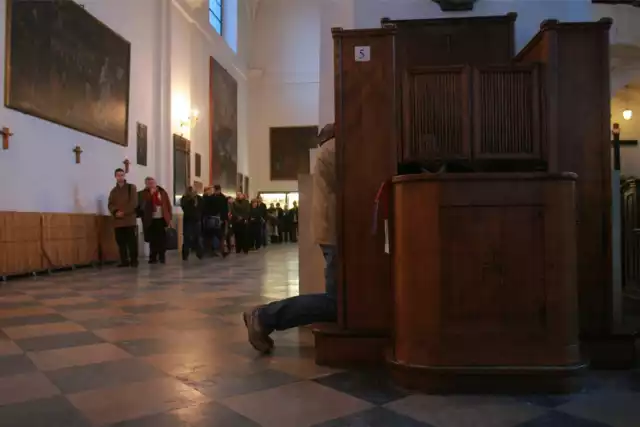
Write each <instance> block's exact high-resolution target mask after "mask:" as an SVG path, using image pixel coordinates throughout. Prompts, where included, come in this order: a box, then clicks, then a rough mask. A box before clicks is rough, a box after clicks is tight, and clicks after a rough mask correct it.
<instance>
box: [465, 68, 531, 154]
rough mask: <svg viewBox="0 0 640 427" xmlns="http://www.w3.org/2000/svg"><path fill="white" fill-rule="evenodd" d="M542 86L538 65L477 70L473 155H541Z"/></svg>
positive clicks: (474, 84) (475, 72)
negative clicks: (539, 79)
mask: <svg viewBox="0 0 640 427" xmlns="http://www.w3.org/2000/svg"><path fill="white" fill-rule="evenodd" d="M540 90H541V88H540V85H539V82H538V68H537V66H535V65H533V66H520V67H514V66H507V65H505V66H493V67H485V68H478V69H475V70H474V79H473V101H474V108H473V114H474V117H473V118H474V138H473V139H474V144H473V156H474V158H476V159H500V158H502V159H505V158H506V159H520V158H530V159H539V158H540V155H541V148H540V131H541V129H540Z"/></svg>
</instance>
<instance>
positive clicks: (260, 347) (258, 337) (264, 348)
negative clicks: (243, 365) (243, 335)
mask: <svg viewBox="0 0 640 427" xmlns="http://www.w3.org/2000/svg"><path fill="white" fill-rule="evenodd" d="M242 320H244V325H245V326H246V327H247V334H248V337H249V343H250V344H251V346H253V348H255V349H256V350H257V351H259V352H260V353H269V352H270V351H271V350H272V349H273V340H272V339H271V337H269V334H268V333H267V332H266V331H265V330H264V328H263V327H262V325H261V324H260V319H259V318H258V309H257V308H254V309H253V310H249V311H245V312H244V313H242Z"/></svg>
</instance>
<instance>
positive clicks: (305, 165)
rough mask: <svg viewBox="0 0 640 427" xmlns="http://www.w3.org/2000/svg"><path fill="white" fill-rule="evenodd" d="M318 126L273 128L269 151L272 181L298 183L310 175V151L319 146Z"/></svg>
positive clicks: (270, 135)
mask: <svg viewBox="0 0 640 427" xmlns="http://www.w3.org/2000/svg"><path fill="white" fill-rule="evenodd" d="M317 135H318V126H294V127H276V128H271V129H270V132H269V150H270V155H271V162H270V163H271V180H272V181H297V180H298V175H300V174H308V173H309V168H310V160H309V150H310V149H311V148H314V147H316V146H317V145H318V140H317V139H318V138H317Z"/></svg>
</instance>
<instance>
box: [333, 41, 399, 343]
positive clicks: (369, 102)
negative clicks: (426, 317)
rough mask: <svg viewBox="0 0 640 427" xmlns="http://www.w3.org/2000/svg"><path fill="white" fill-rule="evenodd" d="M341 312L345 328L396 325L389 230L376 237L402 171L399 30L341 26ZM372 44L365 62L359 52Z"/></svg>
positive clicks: (338, 145)
mask: <svg viewBox="0 0 640 427" xmlns="http://www.w3.org/2000/svg"><path fill="white" fill-rule="evenodd" d="M333 34H334V40H335V53H336V63H335V65H336V76H335V85H336V87H335V90H336V96H335V102H336V162H337V175H338V182H339V189H338V191H339V194H338V202H337V203H338V250H339V260H340V262H339V271H340V273H339V289H340V293H339V307H340V311H341V313H340V319H339V320H340V323H341V326H343V327H345V328H348V329H350V330H365V331H376V332H381V331H385V332H388V331H390V328H391V311H390V310H391V306H390V304H389V299H390V297H391V280H390V271H391V262H390V258H389V256H388V255H387V254H385V253H384V233H383V232H377V233H376V234H373V233H372V226H373V223H372V218H373V207H374V201H375V198H376V194H377V191H378V188H379V187H380V185H381V184H382V183H383V182H385V181H387V180H388V179H389V178H390V177H391V176H392V175H394V174H395V172H396V168H397V161H396V156H395V153H396V140H395V136H396V122H395V120H394V116H393V106H394V91H395V88H394V85H393V84H389V82H393V81H394V79H395V75H394V67H393V36H394V32H393V30H389V29H379V30H349V31H344V30H340V29H334V31H333ZM359 46H369V47H370V50H371V56H370V61H367V62H358V61H356V58H355V51H356V47H359Z"/></svg>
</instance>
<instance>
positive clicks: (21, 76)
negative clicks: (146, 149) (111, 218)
mask: <svg viewBox="0 0 640 427" xmlns="http://www.w3.org/2000/svg"><path fill="white" fill-rule="evenodd" d="M6 25H7V40H6V49H7V52H6V53H7V54H6V64H5V69H6V71H5V79H6V81H5V105H6V106H7V107H9V108H12V109H15V110H18V111H21V112H23V113H26V114H29V115H32V116H35V117H39V118H41V119H44V120H48V121H50V122H54V123H57V124H59V125H62V126H66V127H68V128H72V129H75V130H77V131H80V132H83V133H87V134H90V135H93V136H96V137H99V138H102V139H105V140H107V141H111V142H114V143H116V144H120V145H123V146H126V145H128V141H127V131H128V114H129V73H130V69H129V66H130V56H131V45H130V43H129V42H128V41H127V40H125V39H123V38H122V37H121V36H119V35H118V34H116V33H115V32H114V31H112V30H111V29H110V28H108V27H107V26H105V25H104V24H103V23H102V22H100V21H99V20H98V19H96V18H95V17H94V16H92V15H91V14H90V13H89V12H87V11H86V10H85V9H84V7H82V6H80V5H79V4H77V3H76V2H74V1H72V0H49V1H24V0H22V1H21V0H7V22H6Z"/></svg>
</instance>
